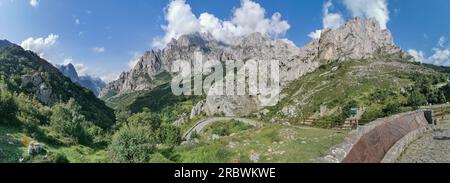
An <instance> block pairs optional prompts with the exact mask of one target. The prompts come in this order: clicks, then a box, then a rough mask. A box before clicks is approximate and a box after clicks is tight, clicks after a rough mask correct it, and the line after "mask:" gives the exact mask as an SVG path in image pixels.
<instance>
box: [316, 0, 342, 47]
mask: <svg viewBox="0 0 450 183" xmlns="http://www.w3.org/2000/svg"><path fill="white" fill-rule="evenodd" d="M332 7H333V2H332V1H331V0H329V1H327V2H325V3H324V5H323V20H322V24H323V28H324V29H327V28H331V29H336V28H339V27H340V26H341V25H343V24H344V23H345V19H344V17H343V16H342V14H341V13H331V12H330V9H331V8H332ZM322 31H323V30H316V31H314V32H311V33H309V34H308V36H309V37H311V38H312V39H319V38H320V35H321V33H322Z"/></svg>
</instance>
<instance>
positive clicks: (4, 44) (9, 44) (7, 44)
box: [0, 39, 15, 48]
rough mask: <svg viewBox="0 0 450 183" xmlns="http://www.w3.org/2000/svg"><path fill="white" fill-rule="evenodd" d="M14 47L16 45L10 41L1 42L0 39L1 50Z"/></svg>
mask: <svg viewBox="0 0 450 183" xmlns="http://www.w3.org/2000/svg"><path fill="white" fill-rule="evenodd" d="M12 45H15V44H13V43H11V42H9V41H8V40H6V39H4V40H1V39H0V48H4V47H8V46H12Z"/></svg>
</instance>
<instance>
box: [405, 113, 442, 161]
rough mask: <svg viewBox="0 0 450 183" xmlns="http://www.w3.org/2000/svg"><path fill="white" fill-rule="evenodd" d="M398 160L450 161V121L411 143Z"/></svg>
mask: <svg viewBox="0 0 450 183" xmlns="http://www.w3.org/2000/svg"><path fill="white" fill-rule="evenodd" d="M398 162H399V163H450V123H449V121H446V123H445V124H442V125H439V126H437V127H436V129H435V130H434V131H432V132H430V133H428V134H425V135H424V136H423V137H421V138H420V139H418V140H416V141H415V142H413V143H412V144H410V145H409V146H408V148H407V149H406V151H405V152H404V154H403V155H402V156H401V157H400V159H399V160H398Z"/></svg>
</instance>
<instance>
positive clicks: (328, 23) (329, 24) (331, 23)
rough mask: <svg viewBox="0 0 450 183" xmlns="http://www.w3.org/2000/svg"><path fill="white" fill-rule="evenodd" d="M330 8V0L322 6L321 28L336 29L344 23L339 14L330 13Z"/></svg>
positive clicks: (331, 5) (331, 4) (331, 3)
mask: <svg viewBox="0 0 450 183" xmlns="http://www.w3.org/2000/svg"><path fill="white" fill-rule="evenodd" d="M332 7H333V2H332V1H331V0H329V1H327V2H326V3H325V4H324V8H323V9H324V10H323V14H324V17H323V28H332V29H336V28H338V27H340V26H341V25H343V24H344V23H345V20H344V17H343V16H342V15H341V14H340V13H330V9H331V8H332Z"/></svg>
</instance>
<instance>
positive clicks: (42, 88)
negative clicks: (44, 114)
mask: <svg viewBox="0 0 450 183" xmlns="http://www.w3.org/2000/svg"><path fill="white" fill-rule="evenodd" d="M22 83H23V85H24V86H29V90H30V91H31V92H32V93H34V95H35V96H36V97H37V98H38V99H39V100H40V101H41V102H43V103H45V104H54V103H56V102H57V101H58V100H59V98H58V96H55V95H54V94H53V91H52V88H51V87H49V86H48V84H46V83H45V81H44V77H43V76H41V75H40V74H34V75H25V76H22Z"/></svg>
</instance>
